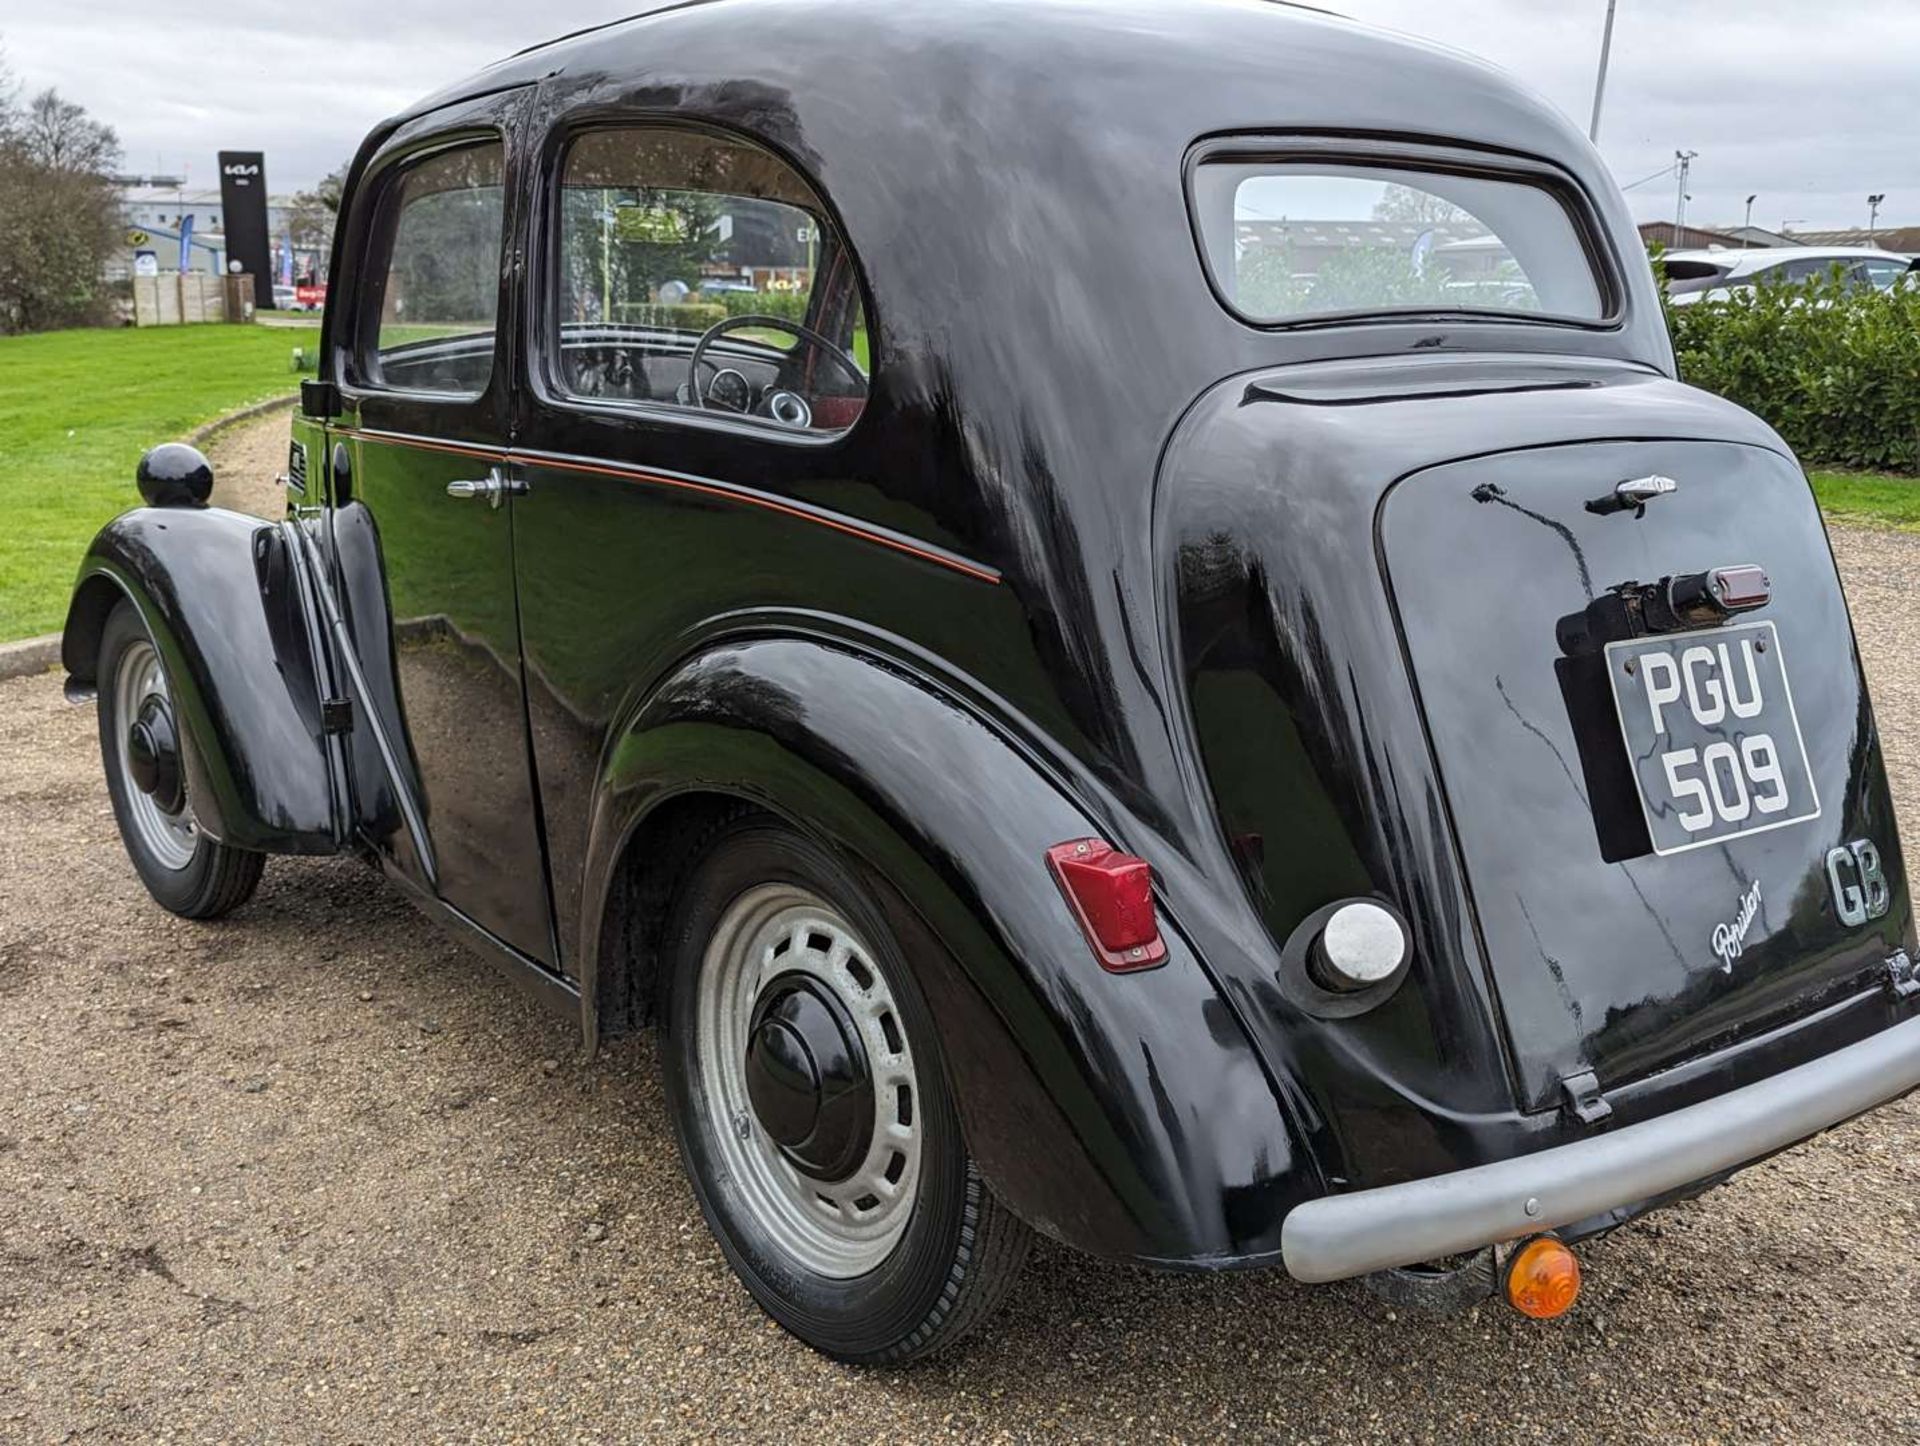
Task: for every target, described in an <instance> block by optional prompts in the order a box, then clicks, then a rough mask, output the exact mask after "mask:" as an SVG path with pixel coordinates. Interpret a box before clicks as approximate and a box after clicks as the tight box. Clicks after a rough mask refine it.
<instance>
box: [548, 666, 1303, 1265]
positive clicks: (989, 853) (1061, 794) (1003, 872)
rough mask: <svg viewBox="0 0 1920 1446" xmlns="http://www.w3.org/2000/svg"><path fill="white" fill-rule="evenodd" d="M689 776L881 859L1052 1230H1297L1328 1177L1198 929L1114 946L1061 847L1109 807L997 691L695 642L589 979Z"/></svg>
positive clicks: (618, 835) (601, 843)
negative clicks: (1088, 910)
mask: <svg viewBox="0 0 1920 1446" xmlns="http://www.w3.org/2000/svg"><path fill="white" fill-rule="evenodd" d="M689 791H698V792H706V793H715V792H717V793H725V794H731V795H734V796H737V797H740V798H743V799H746V800H750V801H752V802H754V803H756V804H758V805H760V806H762V807H765V808H768V809H771V810H773V811H775V812H777V813H780V814H782V815H785V816H786V817H788V818H790V819H792V820H794V821H796V822H798V823H801V824H803V825H804V826H805V827H806V828H808V829H809V830H810V831H812V832H814V833H815V834H817V835H820V836H822V837H824V838H826V839H828V840H830V841H831V842H833V843H835V844H836V845H838V846H839V847H841V848H843V849H844V850H846V851H847V852H848V853H849V854H850V855H851V856H853V857H854V858H855V859H856V860H857V861H858V862H859V864H860V865H861V866H862V867H863V868H864V869H865V870H866V871H867V872H868V873H869V875H871V876H876V877H877V878H878V879H879V880H881V881H883V882H884V885H885V886H884V887H882V888H880V889H878V890H877V891H876V892H877V893H878V894H879V896H880V897H881V898H882V900H883V901H885V903H886V905H887V908H888V912H889V917H890V919H891V921H892V922H893V923H894V924H895V927H896V929H897V932H898V933H899V934H900V936H901V938H902V942H903V945H904V947H905V951H906V953H907V955H908V957H909V958H911V959H912V960H913V961H914V965H915V968H916V970H917V977H918V979H919V982H920V984H921V987H922V988H923V990H924V991H925V992H926V994H927V997H928V1000H929V1002H930V1004H931V1006H932V1010H933V1014H934V1017H935V1018H936V1019H937V1020H938V1021H939V1023H940V1027H941V1038H942V1045H943V1048H944V1053H945V1055H946V1060H947V1065H948V1069H949V1072H950V1074H951V1076H952V1083H953V1086H954V1090H955V1094H956V1097H957V1098H958V1100H959V1106H960V1112H961V1116H962V1120H963V1122H964V1128H965V1129H966V1132H967V1139H968V1144H969V1148H970V1149H971V1151H972V1153H973V1155H974V1157H975V1159H976V1160H977V1162H978V1163H979V1165H980V1168H981V1169H982V1171H983V1172H984V1173H985V1175H986V1176H987V1178H988V1179H989V1180H990V1181H991V1182H992V1184H993V1186H994V1189H995V1190H996V1192H997V1193H998V1194H999V1195H1000V1196H1001V1197H1002V1198H1003V1199H1004V1200H1005V1201H1006V1202H1007V1203H1008V1204H1009V1205H1010V1206H1011V1207H1012V1208H1013V1209H1014V1210H1015V1211H1016V1212H1017V1213H1019V1214H1020V1215H1021V1216H1023V1217H1024V1218H1025V1219H1027V1220H1028V1221H1029V1222H1030V1223H1032V1224H1034V1225H1035V1226H1036V1227H1038V1228H1039V1229H1041V1230H1043V1231H1045V1232H1046V1233H1048V1234H1050V1235H1052V1236H1054V1237H1056V1238H1058V1239H1060V1240H1063V1241H1065V1242H1066V1243H1068V1244H1070V1245H1073V1246H1076V1247H1078V1248H1081V1249H1085V1250H1088V1251H1091V1252H1093V1253H1096V1254H1102V1255H1109V1256H1124V1257H1131V1258H1135V1259H1148V1260H1153V1261H1155V1262H1158V1263H1163V1264H1170V1265H1187V1266H1198V1267H1210V1266H1220V1265H1228V1264H1236V1263H1243V1262H1246V1261H1248V1260H1249V1259H1253V1258H1261V1257H1267V1256H1270V1255H1273V1254H1274V1253H1275V1252H1277V1250H1278V1246H1279V1223H1280V1219H1281V1217H1282V1216H1283V1215H1284V1214H1285V1211H1286V1209H1287V1208H1288V1207H1289V1206H1290V1205H1291V1204H1293V1203H1294V1202H1295V1201H1297V1200H1300V1199H1304V1198H1306V1197H1308V1196H1309V1195H1316V1194H1318V1193H1320V1187H1319V1185H1318V1182H1317V1180H1316V1179H1314V1178H1310V1177H1311V1173H1312V1167H1311V1165H1309V1164H1307V1163H1306V1162H1307V1160H1308V1156H1307V1154H1306V1152H1305V1151H1303V1150H1302V1149H1300V1148H1299V1147H1298V1146H1297V1144H1296V1139H1295V1135H1294V1132H1293V1131H1292V1130H1291V1129H1290V1128H1289V1125H1288V1122H1287V1120H1286V1117H1285V1114H1284V1111H1283V1109H1282V1106H1281V1105H1280V1103H1279V1102H1278V1100H1277V1099H1276V1096H1275V1092H1274V1090H1273V1088H1272V1086H1271V1084H1270V1082H1269V1080H1268V1077H1267V1075H1266V1074H1265V1072H1264V1069H1263V1067H1262V1065H1261V1062H1260V1060H1259V1057H1258V1056H1257V1054H1256V1053H1255V1051H1254V1049H1253V1048H1252V1046H1251V1044H1250V1042H1249V1041H1248V1039H1247V1037H1246V1034H1245V1032H1244V1030H1243V1029H1242V1028H1241V1026H1240V1024H1239V1022H1238V1021H1237V1019H1236V1018H1235V1016H1234V1015H1233V1013H1232V1011H1231V1010H1230V1009H1229V1008H1228V1007H1227V1005H1226V1004H1225V1002H1224V1001H1223V1000H1222V999H1221V998H1220V997H1219V995H1218V993H1217V991H1216V990H1215V989H1214V987H1213V985H1212V983H1211V982H1210V980H1209V979H1208V977H1207V975H1206V973H1205V972H1204V970H1203V969H1202V967H1201V966H1200V963H1199V961H1198V960H1197V959H1196V958H1195V956H1194V954H1193V951H1192V950H1191V949H1190V948H1189V947H1188V945H1187V943H1186V942H1185V941H1184V940H1183V939H1181V938H1179V937H1177V935H1173V934H1172V933H1171V932H1170V934H1169V938H1168V944H1169V959H1168V962H1167V964H1166V965H1165V966H1164V967H1162V968H1159V969H1156V970H1152V971H1150V972H1147V973H1142V974H1133V975H1124V976H1122V975H1114V974H1108V973H1106V972H1104V971H1103V970H1102V969H1101V968H1100V966H1099V964H1098V963H1097V962H1096V961H1095V959H1094V958H1093V956H1092V954H1091V952H1090V951H1089V949H1088V946H1087V943H1086V941H1085V940H1084V939H1083V938H1082V936H1081V934H1080V932H1079V929H1078V927H1077V925H1076V924H1075V923H1074V922H1073V920H1072V919H1071V917H1070V916H1069V914H1068V912H1067V908H1066V906H1065V904H1064V902H1063V900H1062V899H1061V896H1060V894H1059V892H1058V890H1057V888H1056V886H1055V884H1054V882H1053V879H1052V876H1051V875H1050V873H1049V872H1048V870H1047V867H1046V865H1045V862H1044V855H1045V852H1046V849H1047V848H1048V847H1049V846H1050V845H1053V844H1056V843H1060V842H1062V841H1063V840H1067V839H1073V838H1080V837H1085V836H1088V835H1091V834H1099V833H1102V832H1103V831H1104V830H1103V829H1102V828H1101V826H1100V823H1099V821H1098V820H1097V819H1095V818H1093V817H1090V816H1089V813H1088V811H1087V810H1086V809H1084V808H1082V807H1080V806H1079V805H1077V804H1076V803H1075V802H1074V801H1073V800H1072V799H1071V798H1070V797H1069V796H1068V794H1067V792H1066V791H1065V789H1064V788H1063V787H1062V786H1060V785H1059V784H1058V783H1057V782H1056V781H1055V779H1054V778H1053V777H1051V776H1050V775H1049V772H1048V771H1047V770H1046V769H1045V768H1044V767H1043V766H1042V765H1041V764H1040V763H1039V762H1038V761H1037V760H1035V759H1034V758H1032V757H1030V756H1028V755H1027V754H1026V753H1025V752H1024V751H1022V750H1021V749H1020V748H1018V747H1017V746H1015V745H1014V744H1013V743H1012V742H1011V741H1010V740H1009V739H1008V738H1007V737H1006V736H1004V735H1003V734H1002V733H1000V732H998V731H996V730H995V729H993V728H991V727H990V726H988V724H987V723H986V722H985V721H983V719H982V717H981V715H980V714H979V713H978V712H977V711H975V710H974V709H972V708H970V707H969V706H967V705H964V704H963V703H962V702H960V700H958V699H957V698H955V697H953V696H950V695H949V694H947V693H946V692H944V691H941V690H939V689H937V688H936V687H935V686H934V685H933V684H931V683H930V682H928V681H926V680H924V679H921V678H919V677H916V676H912V675H909V674H908V673H906V672H904V671H902V670H901V669H900V668H899V667H898V666H897V665H895V664H892V663H883V662H881V661H879V660H877V659H874V658H872V657H869V656H866V655H862V654H858V653H855V652H852V651H849V650H847V649H845V648H843V647H840V646H837V645H833V644H829V643H826V642H823V641H818V640H810V639H803V638H765V639H758V640H752V641H742V642H729V643H726V644H723V645H720V646H717V647H715V648H713V649H712V650H711V651H708V652H705V653H703V654H701V655H699V656H696V657H694V658H693V659H691V660H690V661H688V662H686V663H685V664H684V665H683V666H681V667H680V668H679V669H678V670H677V671H676V672H675V673H674V674H673V675H671V677H670V678H669V679H668V680H667V681H666V682H665V683H664V685H662V686H661V687H659V688H658V689H657V690H655V691H654V692H653V693H652V695H651V696H650V697H649V698H648V700H647V701H646V702H645V703H644V704H643V705H642V706H641V707H640V709H639V711H638V714H637V716H636V717H635V718H634V719H633V721H632V722H631V724H630V725H629V726H628V727H627V728H626V729H625V730H624V731H623V732H622V733H621V734H620V735H619V737H618V740H617V742H616V743H615V744H614V745H613V746H612V747H611V748H610V750H609V753H608V756H607V758H606V761H605V768H604V773H603V776H602V779H601V784H600V788H599V792H598V797H597V801H596V805H595V813H594V820H593V824H592V828H591V832H590V838H589V844H588V857H587V866H586V876H585V878H584V880H583V884H584V891H583V892H584V901H585V902H586V904H587V906H588V907H587V909H586V911H585V914H586V921H585V924H584V926H583V930H582V935H583V938H582V944H583V949H582V954H581V958H582V962H583V974H584V976H585V977H584V979H583V986H584V987H583V991H582V992H583V997H584V998H585V999H587V1000H589V1001H591V1000H593V999H594V998H595V997H596V993H597V990H596V978H595V973H596V965H595V954H596V951H597V947H598V939H599V935H600V929H599V921H600V919H601V917H602V916H603V913H604V910H605V908H606V906H607V900H608V897H609V892H610V889H611V886H612V883H613V878H614V874H615V870H616V869H617V868H619V867H620V866H621V865H622V863H623V861H624V860H625V858H626V851H627V843H628V841H629V840H630V839H632V838H634V837H635V836H636V830H637V829H639V828H640V827H641V826H642V825H643V823H644V821H645V820H646V819H647V817H648V816H649V814H650V813H651V812H652V811H653V810H654V809H655V808H657V807H659V806H661V805H662V804H663V803H665V802H667V801H669V800H670V799H672V798H674V797H676V796H679V795H682V794H684V793H687V792H689ZM649 862H652V861H649V860H644V859H643V860H641V863H642V866H643V867H644V866H645V865H647V864H648V863H649ZM590 1027H591V1023H590Z"/></svg>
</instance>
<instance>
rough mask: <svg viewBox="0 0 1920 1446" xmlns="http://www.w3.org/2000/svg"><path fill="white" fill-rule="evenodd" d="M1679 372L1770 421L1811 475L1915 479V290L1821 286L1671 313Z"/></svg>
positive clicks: (1756, 291)
mask: <svg viewBox="0 0 1920 1446" xmlns="http://www.w3.org/2000/svg"><path fill="white" fill-rule="evenodd" d="M1667 324H1668V326H1669V327H1670V328H1671V330H1672V332H1673V345H1674V350H1675V352H1677V353H1678V355H1679V362H1680V375H1681V377H1682V378H1684V379H1685V380H1686V381H1688V382H1691V383H1692V384H1693V385H1694V386H1697V387H1703V388H1705V389H1706V390H1707V391H1710V392H1716V393H1718V394H1719V395H1721V396H1723V397H1726V398H1727V399H1728V400H1729V401H1734V402H1738V403H1739V404H1740V405H1741V406H1743V407H1745V408H1747V409H1748V410H1749V411H1752V412H1756V413H1758V414H1759V415H1760V416H1762V417H1764V418H1765V419H1766V420H1767V421H1768V422H1769V423H1771V424H1772V425H1773V427H1774V429H1775V430H1776V431H1778V432H1779V433H1780V435H1781V436H1783V437H1785V438H1786V440H1787V441H1788V443H1789V444H1790V445H1791V446H1792V447H1793V449H1794V450H1795V451H1796V452H1797V453H1799V455H1800V458H1801V460H1802V461H1803V462H1805V463H1807V464H1808V465H1809V466H1814V465H1820V466H1829V467H1846V468H1857V469H1860V470H1863V471H1874V472H1915V471H1920V286H1915V285H1907V286H1901V287H1898V288H1896V289H1894V290H1892V291H1873V290H1869V289H1865V288H1862V289H1859V290H1854V289H1850V288H1849V287H1847V286H1846V285H1845V284H1844V283H1843V282H1841V281H1840V280H1838V279H1837V278H1834V279H1823V280H1816V281H1808V282H1802V283H1800V284H1798V285H1771V286H1769V285H1762V286H1758V287H1743V288H1740V289H1737V290H1735V291H1733V292H1732V293H1730V294H1729V295H1728V296H1727V297H1726V298H1725V299H1721V298H1718V297H1716V298H1714V299H1713V300H1702V301H1699V302H1695V303H1694V304H1692V305H1690V306H1669V307H1668V309H1667Z"/></svg>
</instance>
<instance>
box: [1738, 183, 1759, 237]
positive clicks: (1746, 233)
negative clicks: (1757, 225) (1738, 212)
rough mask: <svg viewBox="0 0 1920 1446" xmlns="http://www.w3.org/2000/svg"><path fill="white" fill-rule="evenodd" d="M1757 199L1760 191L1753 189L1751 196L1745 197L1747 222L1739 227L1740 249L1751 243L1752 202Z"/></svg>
mask: <svg viewBox="0 0 1920 1446" xmlns="http://www.w3.org/2000/svg"><path fill="white" fill-rule="evenodd" d="M1759 199H1760V193H1759V192H1758V191H1755V192H1754V193H1753V194H1752V195H1751V196H1749V197H1747V224H1746V225H1745V226H1743V227H1741V229H1740V249H1741V250H1742V251H1745V250H1746V249H1747V248H1748V247H1749V246H1751V245H1753V203H1754V202H1755V201H1757V200H1759Z"/></svg>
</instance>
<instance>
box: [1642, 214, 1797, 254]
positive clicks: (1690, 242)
mask: <svg viewBox="0 0 1920 1446" xmlns="http://www.w3.org/2000/svg"><path fill="white" fill-rule="evenodd" d="M1640 240H1641V241H1642V243H1644V244H1645V245H1646V247H1647V249H1648V250H1652V249H1653V248H1654V247H1655V246H1659V247H1661V248H1662V249H1664V250H1667V251H1738V250H1739V249H1740V248H1741V247H1742V246H1745V245H1753V244H1757V243H1754V242H1748V241H1744V240H1742V239H1741V237H1739V236H1736V235H1734V233H1733V232H1732V231H1709V230H1708V229H1707V228H1706V227H1704V226H1682V227H1680V229H1679V233H1678V235H1677V237H1676V235H1675V232H1674V225H1673V222H1671V221H1645V222H1642V223H1641V225H1640ZM1780 244H1785V245H1788V246H1791V245H1792V244H1793V243H1792V242H1791V241H1788V242H1785V243H1780Z"/></svg>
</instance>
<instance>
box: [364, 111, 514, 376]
mask: <svg viewBox="0 0 1920 1446" xmlns="http://www.w3.org/2000/svg"><path fill="white" fill-rule="evenodd" d="M503 173H504V164H503V155H502V151H501V148H500V145H499V144H498V143H497V142H494V143H489V144H486V145H477V146H466V147H463V148H461V149H459V150H452V151H442V152H440V153H438V154H436V155H434V156H431V157H429V158H428V159H426V160H424V161H421V162H419V163H418V164H417V165H414V166H412V167H411V168H409V169H408V170H407V171H406V172H405V173H404V174H403V175H402V176H401V177H400V178H399V179H398V180H397V181H396V182H394V183H393V184H392V186H391V187H390V188H389V190H388V191H387V193H386V195H387V200H386V203H385V206H384V209H383V217H384V220H383V225H385V226H386V227H388V228H390V229H389V230H388V233H387V234H388V235H389V236H390V238H391V240H390V242H389V245H388V248H387V262H386V271H385V275H384V276H383V278H382V280H381V283H380V290H379V296H378V300H377V306H378V309H377V311H376V312H375V313H374V315H375V318H376V320H375V324H374V327H373V342H372V346H371V348H370V349H369V352H368V354H367V356H366V357H365V361H364V370H365V371H366V373H367V376H368V379H369V380H370V381H371V382H373V383H374V384H375V385H376V386H385V387H391V388H395V389H398V390H403V391H417V392H434V393H438V394H442V395H451V396H460V397H477V396H479V395H480V394H481V393H482V392H484V391H486V389H487V383H488V381H489V379H490V378H491V377H492V375H493V355H494V336H495V327H494V322H495V318H496V315H497V313H498V310H499V306H500V246H501V233H502V223H503V220H504V217H505V212H506V206H505V198H506V189H505V185H504V182H503Z"/></svg>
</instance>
